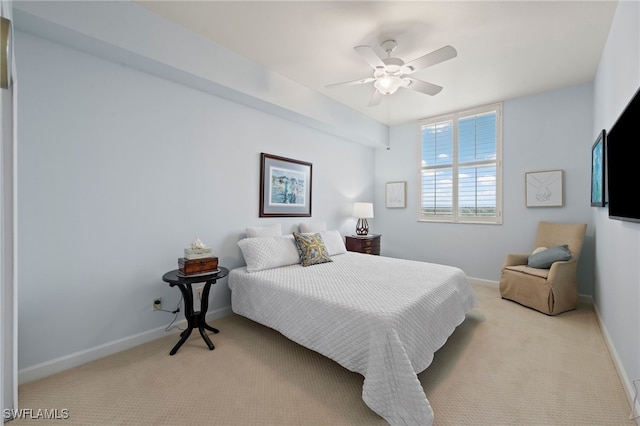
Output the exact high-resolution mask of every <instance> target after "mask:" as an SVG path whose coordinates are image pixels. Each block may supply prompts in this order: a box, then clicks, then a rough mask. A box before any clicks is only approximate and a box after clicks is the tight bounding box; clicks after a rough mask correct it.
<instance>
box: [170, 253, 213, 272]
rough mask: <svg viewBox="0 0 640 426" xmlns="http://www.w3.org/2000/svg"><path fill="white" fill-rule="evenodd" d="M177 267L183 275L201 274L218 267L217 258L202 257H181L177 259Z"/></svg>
mask: <svg viewBox="0 0 640 426" xmlns="http://www.w3.org/2000/svg"><path fill="white" fill-rule="evenodd" d="M178 267H179V269H180V272H182V273H183V274H185V275H190V274H203V273H205V272H211V271H215V270H216V269H218V258H217V257H203V258H201V259H185V258H184V257H181V258H179V259H178Z"/></svg>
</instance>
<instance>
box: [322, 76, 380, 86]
mask: <svg viewBox="0 0 640 426" xmlns="http://www.w3.org/2000/svg"><path fill="white" fill-rule="evenodd" d="M375 80H376V79H375V78H373V77H367V78H361V79H360V80H353V81H345V82H344V83H334V84H327V85H326V86H324V87H335V86H355V85H357V84H365V83H371V82H372V81H375Z"/></svg>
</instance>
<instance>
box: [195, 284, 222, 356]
mask: <svg viewBox="0 0 640 426" xmlns="http://www.w3.org/2000/svg"><path fill="white" fill-rule="evenodd" d="M215 282H216V280H210V281H207V283H206V284H205V285H204V288H203V289H202V300H201V301H200V315H201V316H200V324H201V326H202V327H204V328H206V329H207V330H209V331H213V332H214V333H216V334H217V333H220V330H218V329H217V328H215V327H211V326H210V325H209V324H207V321H206V315H207V309H209V290H210V289H211V284H215ZM200 333H203V330H201V331H200ZM209 348H211V346H209Z"/></svg>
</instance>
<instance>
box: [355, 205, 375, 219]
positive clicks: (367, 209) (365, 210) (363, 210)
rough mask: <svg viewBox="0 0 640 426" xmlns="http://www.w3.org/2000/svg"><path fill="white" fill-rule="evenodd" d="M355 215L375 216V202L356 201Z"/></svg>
mask: <svg viewBox="0 0 640 426" xmlns="http://www.w3.org/2000/svg"><path fill="white" fill-rule="evenodd" d="M353 216H354V217H358V218H362V219H369V218H372V217H373V203H354V204H353Z"/></svg>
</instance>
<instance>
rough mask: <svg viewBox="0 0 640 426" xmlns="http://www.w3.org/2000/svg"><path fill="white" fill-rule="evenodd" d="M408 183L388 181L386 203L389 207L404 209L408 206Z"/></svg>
mask: <svg viewBox="0 0 640 426" xmlns="http://www.w3.org/2000/svg"><path fill="white" fill-rule="evenodd" d="M406 199H407V183H406V182H387V187H386V191H385V205H386V207H387V208H389V209H402V208H405V207H406V206H407V201H406Z"/></svg>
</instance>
